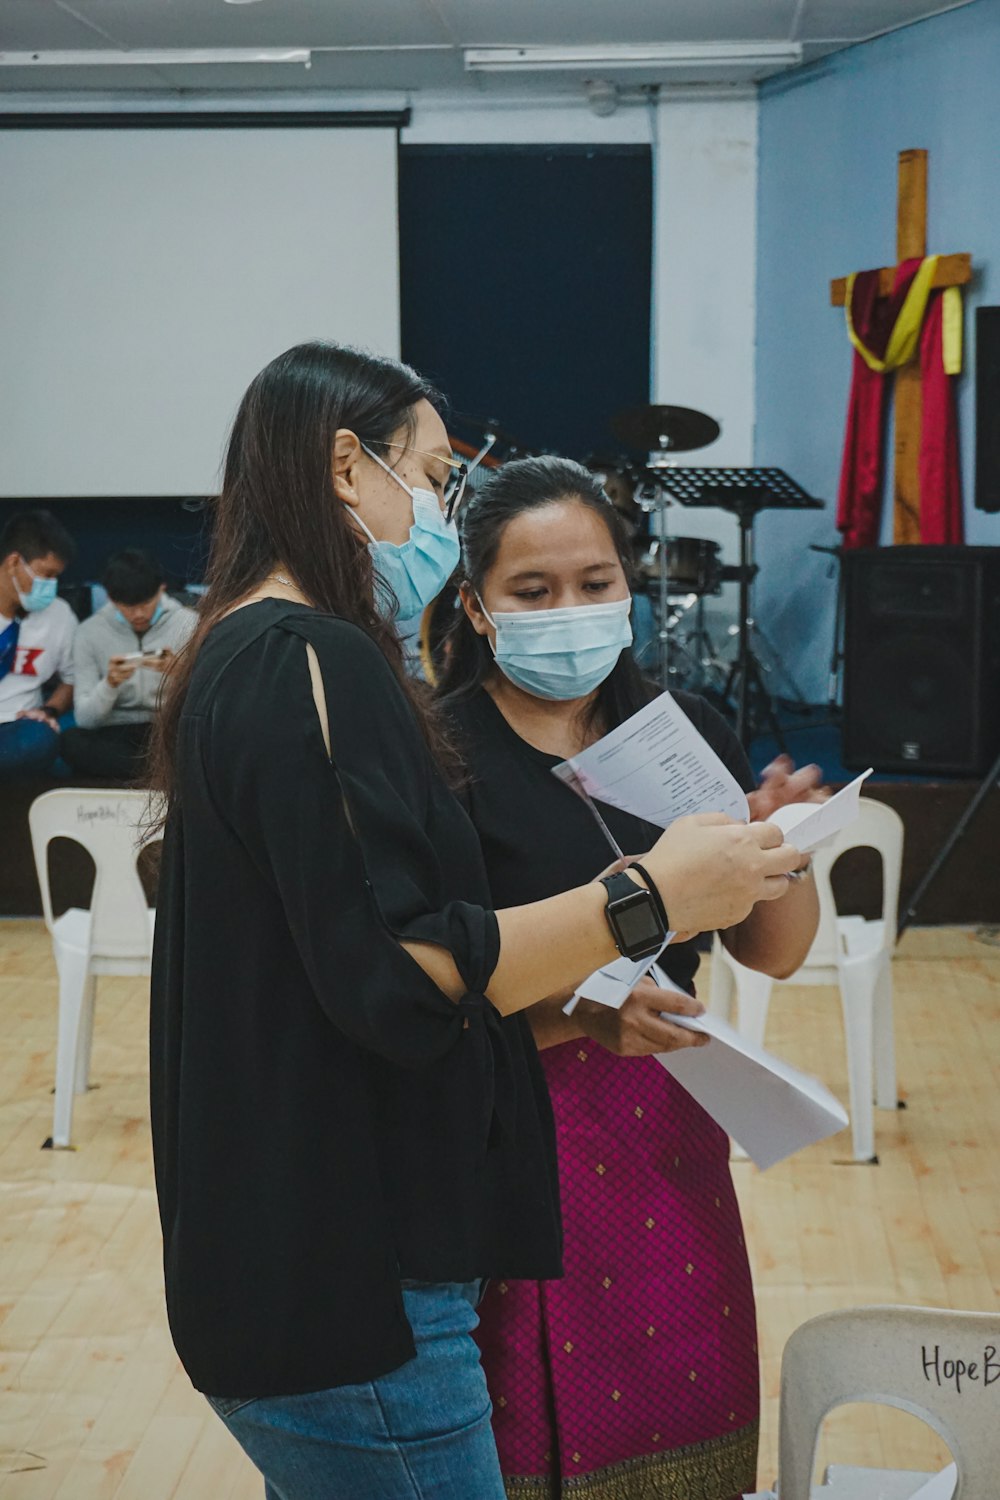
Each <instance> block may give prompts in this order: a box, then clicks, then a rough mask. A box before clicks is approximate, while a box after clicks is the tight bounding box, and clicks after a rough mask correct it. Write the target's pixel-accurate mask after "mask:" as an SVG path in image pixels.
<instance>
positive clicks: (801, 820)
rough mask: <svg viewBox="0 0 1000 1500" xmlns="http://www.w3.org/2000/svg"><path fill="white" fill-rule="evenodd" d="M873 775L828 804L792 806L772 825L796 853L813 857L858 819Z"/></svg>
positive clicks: (772, 818) (779, 813)
mask: <svg viewBox="0 0 1000 1500" xmlns="http://www.w3.org/2000/svg"><path fill="white" fill-rule="evenodd" d="M871 774H872V773H871V768H870V767H869V769H868V770H867V771H863V772H862V774H861V775H860V776H856V777H855V778H854V780H853V781H852V782H850V783H849V784H848V785H847V786H844V787H841V789H840V791H839V792H837V793H836V794H835V795H834V796H833V797H830V798H828V800H827V801H826V802H789V803H788V804H787V805H786V806H785V807H779V808H778V810H777V811H776V812H773V813H772V814H771V816H770V818H769V819H768V822H769V823H774V824H776V825H777V827H778V828H780V829H781V831H782V833H783V834H784V835H785V838H786V839H787V840H788V841H789V843H791V844H794V845H795V847H796V849H801V851H802V853H803V854H812V853H813V851H814V850H816V849H818V848H819V846H820V844H825V843H826V842H827V840H828V839H832V838H835V837H836V835H837V834H838V833H840V832H841V830H842V829H844V828H847V827H848V826H849V824H851V823H853V822H854V820H855V818H857V816H858V813H859V811H860V808H859V807H858V801H859V799H860V797H861V790H862V788H863V786H864V784H865V782H866V781H867V780H868V777H869V776H870V775H871Z"/></svg>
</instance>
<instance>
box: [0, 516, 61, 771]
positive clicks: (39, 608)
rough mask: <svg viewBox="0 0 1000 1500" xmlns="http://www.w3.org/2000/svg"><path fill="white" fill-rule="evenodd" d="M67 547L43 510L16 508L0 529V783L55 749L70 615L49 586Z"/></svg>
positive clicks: (45, 762)
mask: <svg viewBox="0 0 1000 1500" xmlns="http://www.w3.org/2000/svg"><path fill="white" fill-rule="evenodd" d="M73 552H74V547H73V542H72V539H71V537H70V535H69V533H68V532H67V531H66V530H65V528H64V527H63V526H61V525H60V524H59V522H58V521H57V520H56V518H55V517H54V516H53V515H50V513H49V512H48V511H46V510H26V511H21V512H19V513H18V514H17V515H14V516H12V517H11V519H10V520H9V521H8V522H7V525H6V526H5V527H4V528H3V532H2V533H0V780H3V779H5V778H8V777H11V776H17V775H24V774H26V773H29V772H39V771H45V770H47V769H48V768H49V767H50V766H51V764H52V762H53V761H54V760H55V758H56V755H57V753H58V750H59V719H60V716H61V715H62V714H65V713H68V712H69V709H70V707H71V705H72V702H73V636H74V634H75V632H76V625H77V620H76V615H75V614H74V613H73V611H72V610H71V609H70V607H69V605H68V604H67V603H66V601H65V599H57V598H56V589H57V587H58V580H59V576H60V574H61V573H62V572H63V570H64V568H65V567H66V565H67V563H69V562H70V561H71V560H72V557H73ZM46 689H48V691H46Z"/></svg>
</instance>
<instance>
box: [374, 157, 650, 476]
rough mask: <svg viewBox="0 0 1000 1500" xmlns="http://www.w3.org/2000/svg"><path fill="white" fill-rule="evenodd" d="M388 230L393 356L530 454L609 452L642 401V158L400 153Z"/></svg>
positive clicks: (645, 378)
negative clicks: (392, 249) (397, 327)
mask: <svg viewBox="0 0 1000 1500" xmlns="http://www.w3.org/2000/svg"><path fill="white" fill-rule="evenodd" d="M399 220H400V275H401V311H402V347H403V357H404V358H405V359H406V360H408V361H409V362H410V363H411V364H413V365H415V366H416V367H417V369H419V370H420V371H421V372H422V373H423V374H426V375H428V376H429V377H431V378H432V379H434V380H436V381H437V383H438V384H439V385H440V386H441V388H442V389H443V390H444V392H445V394H446V395H447V396H449V397H450V399H451V400H452V402H453V404H454V406H455V408H456V410H457V411H460V412H467V413H472V414H475V415H478V416H482V417H490V418H493V419H494V420H497V421H499V422H500V423H501V424H502V425H503V426H504V427H506V428H509V429H510V430H511V431H512V432H513V433H514V434H515V435H516V436H517V437H518V438H519V439H520V441H521V442H522V444H523V445H525V446H527V447H531V448H539V449H545V450H550V451H556V452H562V453H567V454H570V455H571V456H573V457H578V458H579V457H582V456H584V455H585V454H586V453H588V452H590V451H592V450H594V449H607V448H608V447H609V445H610V446H612V447H614V446H615V445H614V440H613V438H612V435H611V433H610V430H609V428H608V419H609V417H610V416H611V415H612V414H613V413H614V412H616V411H620V410H621V409H622V408H623V407H627V406H637V405H641V404H643V403H644V402H647V401H648V400H649V366H650V278H651V250H652V162H651V154H650V151H649V149H648V148H647V147H643V146H628V147H617V146H616V147H607V146H579V147H547V146H538V147H508V146H502V147H490V146H459V147H452V146H404V147H402V148H401V150H400V170H399Z"/></svg>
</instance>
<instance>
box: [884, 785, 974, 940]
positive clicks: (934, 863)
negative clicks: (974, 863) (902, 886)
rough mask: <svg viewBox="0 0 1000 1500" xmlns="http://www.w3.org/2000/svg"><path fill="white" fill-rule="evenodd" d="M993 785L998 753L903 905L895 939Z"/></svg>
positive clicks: (907, 923) (912, 916)
mask: <svg viewBox="0 0 1000 1500" xmlns="http://www.w3.org/2000/svg"><path fill="white" fill-rule="evenodd" d="M994 787H1000V755H998V756H997V758H996V760H995V761H994V762H993V765H992V766H991V767H990V769H989V770H988V771H987V773H986V775H985V777H984V778H983V781H982V784H981V786H980V787H979V788H978V789H977V791H976V793H975V795H974V796H973V798H972V801H971V802H970V803H969V805H968V807H967V808H966V809H965V812H964V813H963V814H962V816H961V817H960V818H959V820H958V822H957V823H956V824H955V826H954V828H953V829H952V830H951V832H950V833H949V835H948V837H947V838H946V839H945V841H944V843H943V844H942V845H941V848H940V849H939V850H938V852H937V854H935V856H934V858H933V859H932V860H931V863H930V865H929V867H928V869H927V871H926V873H925V875H924V877H923V879H922V880H921V882H920V884H919V885H918V886H917V888H916V890H915V891H914V892H913V895H912V896H911V897H910V899H909V901H908V902H907V904H906V906H905V907H904V909H903V915H902V917H901V918H900V922H899V926H898V927H897V929H896V937H897V939H899V938H901V937H902V936H903V933H904V932H905V931H906V929H907V928H908V927H909V926H910V925H911V923H912V922H913V920H914V918H915V917H916V915H917V912H918V910H919V909H920V903H921V902H922V901H923V899H924V897H925V896H926V894H927V892H928V890H929V889H930V887H931V885H932V884H933V882H934V881H935V880H936V879H937V877H938V875H939V874H940V873H941V870H942V869H943V868H944V866H945V864H947V862H948V860H949V859H950V858H951V855H952V852H953V850H954V848H955V845H956V844H957V843H958V841H959V840H960V839H961V838H962V836H963V835H964V833H965V832H966V830H967V829H968V828H969V826H970V824H971V823H972V820H973V818H974V817H975V816H976V813H977V812H978V811H979V809H980V808H981V807H982V805H983V803H984V802H985V801H986V799H987V797H988V796H989V794H990V792H991V791H992V790H993V788H994Z"/></svg>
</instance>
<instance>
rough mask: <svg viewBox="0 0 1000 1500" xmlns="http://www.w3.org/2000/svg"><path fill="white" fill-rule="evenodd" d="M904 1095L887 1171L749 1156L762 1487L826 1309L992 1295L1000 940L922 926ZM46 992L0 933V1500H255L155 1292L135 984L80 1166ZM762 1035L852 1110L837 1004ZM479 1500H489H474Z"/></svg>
mask: <svg viewBox="0 0 1000 1500" xmlns="http://www.w3.org/2000/svg"><path fill="white" fill-rule="evenodd" d="M895 987H896V1006H897V1035H898V1050H899V1078H900V1085H901V1093H902V1094H903V1095H904V1096H905V1097H906V1098H907V1100H908V1102H909V1108H908V1109H907V1110H905V1111H900V1112H899V1113H898V1114H892V1115H889V1114H880V1115H879V1116H878V1149H879V1153H880V1156H881V1165H880V1166H878V1167H858V1166H852V1165H846V1164H845V1162H844V1159H845V1157H846V1156H847V1154H848V1150H849V1147H848V1142H847V1137H846V1135H845V1136H840V1137H837V1138H836V1139H835V1140H833V1141H831V1142H827V1143H824V1144H822V1145H820V1146H816V1147H813V1148H812V1149H811V1150H809V1151H807V1152H804V1153H802V1154H801V1155H800V1156H798V1157H797V1158H795V1159H794V1160H792V1161H791V1162H788V1163H785V1164H783V1165H782V1166H779V1167H777V1168H775V1169H773V1170H772V1171H771V1172H769V1173H767V1174H766V1175H761V1174H760V1173H758V1172H757V1171H756V1170H755V1169H754V1168H753V1167H752V1166H750V1165H748V1164H743V1163H737V1164H735V1166H734V1173H735V1176H736V1180H737V1185H738V1189H739V1193H740V1198H741V1201H742V1204H743V1210H744V1214H745V1219H746V1230H747V1239H748V1243H749V1245H750V1250H751V1255H752V1258H753V1263H754V1269H755V1274H756V1283H757V1296H758V1306H759V1316H760V1338H761V1354H762V1360H763V1380H764V1395H765V1405H764V1420H763V1442H762V1454H761V1469H760V1478H761V1482H762V1483H763V1482H764V1481H765V1480H766V1481H767V1482H770V1481H771V1479H772V1478H773V1474H774V1467H775V1458H774V1455H775V1420H776V1396H777V1390H778V1373H779V1362H780V1355H781V1349H782V1346H783V1344H784V1341H785V1339H786V1337H787V1336H788V1334H789V1333H790V1332H791V1330H792V1329H793V1328H794V1327H796V1326H797V1325H798V1324H799V1323H800V1322H803V1321H804V1320H805V1319H806V1318H808V1317H810V1316H811V1315H813V1314H814V1313H817V1312H821V1311H825V1310H827V1309H830V1308H834V1307H844V1306H851V1305H853V1304H857V1303H871V1302H880V1301H885V1302H918V1303H931V1304H937V1305H941V1306H948V1307H956V1308H975V1309H988V1310H996V1309H997V1308H998V1306H1000V1303H998V1298H1000V1193H998V1191H997V1186H996V1182H997V1162H998V1160H1000V1102H998V1101H1000V1028H998V1021H1000V948H995V947H988V946H986V945H985V944H983V943H981V942H978V941H977V940H976V938H975V937H974V935H973V934H971V933H968V932H964V931H957V930H938V931H923V932H919V931H918V932H913V933H910V934H909V935H908V936H907V938H906V939H905V940H904V943H903V946H902V948H901V950H900V954H899V956H898V958H897V962H896V966H895ZM55 997H56V990H55V979H54V970H53V965H52V960H51V954H50V949H49V946H48V942H47V939H46V936H45V932H44V929H43V928H42V927H41V925H40V924H37V923H30V922H4V923H0V1036H2V1037H3V1045H2V1050H0V1195H2V1196H0V1204H2V1206H0V1500H56V1497H58V1500H170V1497H174V1496H176V1497H183V1500H249V1497H254V1500H261V1496H262V1492H263V1491H262V1485H261V1482H260V1480H259V1477H258V1476H257V1474H256V1472H255V1471H254V1470H253V1469H252V1468H251V1466H250V1465H249V1463H248V1462H247V1461H246V1460H245V1459H244V1458H243V1456H242V1455H241V1453H240V1452H239V1450H238V1449H237V1448H236V1447H235V1445H234V1444H233V1443H232V1441H231V1439H230V1438H229V1437H228V1435H227V1433H226V1432H225V1430H224V1428H223V1427H222V1425H221V1423H219V1422H218V1421H217V1420H216V1419H215V1418H214V1417H213V1416H212V1414H211V1413H210V1412H209V1410H208V1408H207V1406H205V1405H204V1403H203V1402H202V1401H201V1399H200V1398H199V1397H198V1396H196V1395H195V1394H194V1393H193V1391H192V1390H191V1388H190V1386H189V1385H188V1383H187V1381H186V1379H185V1377H184V1375H183V1374H182V1372H181V1371H180V1369H179V1367H178V1365H177V1362H176V1359H175V1358H174V1354H173V1350H172V1348H171V1345H170V1341H169V1338H168V1334H167V1329H166V1322H165V1318H164V1315H163V1309H162V1302H161V1283H160V1264H159V1231H158V1225H157V1218H156V1205H155V1201H154V1195H153V1187H152V1171H151V1165H150V1151H149V1128H148V1119H147V1104H146V1078H145V1045H146V1030H145V994H144V986H143V984H142V982H139V981H134V980H115V979H109V980H104V981H102V983H101V987H100V990H99V994H98V1016H97V1024H96V1031H95V1044H94V1077H95V1079H96V1080H99V1082H100V1087H99V1088H97V1089H95V1090H94V1091H93V1092H91V1093H90V1094H89V1095H87V1096H86V1097H85V1098H83V1099H81V1100H79V1101H78V1102H77V1111H76V1125H75V1135H76V1141H77V1145H78V1150H76V1151H74V1152H49V1151H46V1152H44V1153H43V1152H41V1151H40V1150H39V1147H40V1145H41V1142H42V1140H43V1139H44V1138H45V1136H47V1135H48V1134H49V1131H50V1128H51V1104H52V1101H51V1096H50V1093H49V1089H50V1086H51V1083H52V1078H53V1067H54V1061H53V1057H54V1047H55ZM768 1041H769V1044H770V1045H771V1046H772V1047H773V1048H774V1050H776V1051H778V1052H781V1053H782V1054H784V1055H785V1056H787V1057H788V1058H789V1059H790V1060H791V1061H793V1062H796V1063H798V1064H800V1065H801V1066H803V1067H805V1068H807V1069H809V1071H811V1072H813V1073H817V1074H819V1075H820V1076H822V1077H824V1078H825V1079H826V1080H827V1081H828V1082H829V1083H830V1085H831V1086H832V1087H833V1088H834V1089H835V1090H836V1091H837V1092H838V1093H839V1094H840V1095H841V1097H845V1098H846V1083H845V1070H844V1064H843V1043H842V1037H841V1031H840V1024H839V1018H838V1007H837V1005H836V997H835V994H834V992H833V991H829V990H825V989H817V990H806V989H784V990H782V991H781V992H780V994H779V995H778V996H777V997H776V1000H775V1002H774V1005H773V1008H772V1019H771V1027H770V1030H769V1034H768ZM827 1446H828V1450H829V1451H828V1453H827V1455H826V1456H827V1457H831V1458H833V1459H834V1460H836V1461H839V1462H855V1463H870V1464H873V1465H878V1464H883V1463H884V1464H887V1465H893V1466H898V1467H901V1468H927V1469H932V1468H935V1467H938V1466H939V1465H940V1464H942V1463H944V1462H945V1459H946V1454H945V1453H944V1451H943V1449H942V1445H941V1444H940V1442H939V1441H938V1440H937V1439H936V1438H935V1437H934V1436H933V1435H932V1434H931V1433H929V1432H928V1431H927V1430H926V1429H924V1428H923V1427H922V1426H920V1424H918V1423H916V1422H915V1421H913V1420H912V1419H910V1418H908V1417H905V1416H902V1415H901V1414H898V1413H894V1412H889V1411H886V1410H884V1409H882V1410H876V1409H866V1410H864V1411H858V1410H853V1409H852V1410H850V1411H845V1412H842V1413H840V1414H839V1415H837V1416H835V1418H834V1420H833V1421H832V1422H831V1424H830V1432H829V1435H828V1439H827ZM470 1500H474V1497H470Z"/></svg>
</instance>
